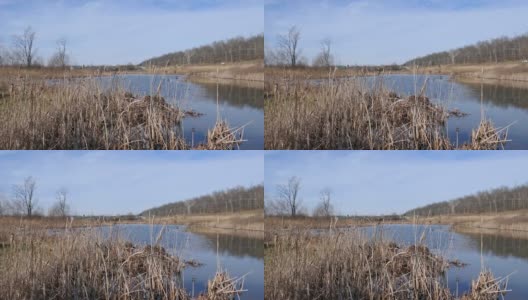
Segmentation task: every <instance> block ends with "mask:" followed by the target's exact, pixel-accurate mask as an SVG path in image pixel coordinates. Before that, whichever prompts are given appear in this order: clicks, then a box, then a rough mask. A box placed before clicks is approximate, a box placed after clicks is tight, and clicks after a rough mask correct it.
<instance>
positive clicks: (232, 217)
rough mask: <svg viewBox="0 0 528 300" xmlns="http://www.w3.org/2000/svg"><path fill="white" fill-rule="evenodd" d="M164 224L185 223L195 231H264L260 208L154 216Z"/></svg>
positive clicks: (262, 215) (262, 214)
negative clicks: (232, 211)
mask: <svg viewBox="0 0 528 300" xmlns="http://www.w3.org/2000/svg"><path fill="white" fill-rule="evenodd" d="M156 222H161V223H164V224H183V225H187V226H188V227H189V229H190V230H191V231H196V232H211V231H213V232H223V231H227V232H234V231H256V232H263V231H264V213H263V211H262V210H250V211H241V212H237V213H216V214H193V215H175V216H170V217H162V218H156Z"/></svg>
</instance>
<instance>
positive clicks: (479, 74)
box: [408, 62, 528, 82]
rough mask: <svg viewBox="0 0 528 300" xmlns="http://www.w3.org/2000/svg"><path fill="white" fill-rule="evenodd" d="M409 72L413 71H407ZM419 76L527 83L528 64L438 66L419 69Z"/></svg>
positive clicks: (417, 70)
mask: <svg viewBox="0 0 528 300" xmlns="http://www.w3.org/2000/svg"><path fill="white" fill-rule="evenodd" d="M408 71H409V72H411V71H413V70H411V69H408ZM416 72H418V73H420V74H451V75H453V76H455V77H457V78H462V79H464V78H466V79H484V80H495V81H498V82H501V81H513V82H528V63H522V62H505V63H497V64H465V65H439V66H433V67H419V68H417V69H416Z"/></svg>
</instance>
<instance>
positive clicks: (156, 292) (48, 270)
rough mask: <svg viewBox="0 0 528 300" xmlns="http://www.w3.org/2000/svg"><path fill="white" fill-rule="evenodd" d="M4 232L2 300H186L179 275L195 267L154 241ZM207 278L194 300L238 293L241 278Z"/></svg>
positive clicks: (87, 231) (32, 229) (24, 229)
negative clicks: (8, 234)
mask: <svg viewBox="0 0 528 300" xmlns="http://www.w3.org/2000/svg"><path fill="white" fill-rule="evenodd" d="M6 230H7V231H10V232H11V236H12V237H11V241H10V243H9V245H8V246H6V248H5V249H3V251H2V252H0V273H1V274H2V276H0V291H1V297H2V298H3V299H160V300H165V299H172V300H177V299H184V300H187V299H191V295H189V293H188V292H187V291H186V290H184V289H183V288H182V285H181V282H180V275H181V273H182V272H183V269H184V268H185V267H186V266H187V265H189V264H196V262H185V261H184V260H182V259H181V258H180V257H178V256H176V255H173V254H171V253H169V252H168V251H166V250H165V248H163V247H161V246H160V245H159V244H158V243H157V240H156V242H155V243H153V244H152V245H146V246H136V245H133V244H132V243H130V242H127V241H125V240H123V239H120V238H119V237H117V236H111V237H108V236H104V235H103V234H102V233H101V232H100V231H98V230H97V229H96V228H83V229H82V230H80V229H75V230H74V229H72V228H70V227H66V228H64V229H61V230H58V231H54V232H52V231H50V230H39V228H38V227H36V226H33V225H32V224H28V223H25V222H22V223H19V224H12V226H10V227H9V228H8V227H4V228H3V230H2V231H6ZM158 240H159V239H158ZM211 276H212V278H211V280H210V284H209V290H206V291H204V292H202V293H201V294H200V298H199V299H203V300H213V299H214V300H216V299H218V300H224V299H226V300H227V299H232V298H233V297H235V296H237V295H239V294H240V293H242V291H243V289H242V287H243V284H241V282H242V283H243V278H232V277H229V275H228V274H227V273H226V272H218V273H217V274H216V275H214V274H211ZM219 285H221V287H222V288H217V287H218V286H219ZM226 295H229V297H227V296H226Z"/></svg>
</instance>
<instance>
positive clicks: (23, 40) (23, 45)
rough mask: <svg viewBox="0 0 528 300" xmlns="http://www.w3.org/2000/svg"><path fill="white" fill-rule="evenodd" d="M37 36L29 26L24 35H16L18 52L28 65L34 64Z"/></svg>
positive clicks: (15, 41) (15, 40)
mask: <svg viewBox="0 0 528 300" xmlns="http://www.w3.org/2000/svg"><path fill="white" fill-rule="evenodd" d="M35 38H36V33H35V31H33V29H32V28H31V27H27V28H26V29H25V30H24V33H23V34H22V35H20V36H15V37H14V43H15V48H16V54H17V56H19V57H20V60H21V61H22V62H23V63H24V64H25V65H26V66H27V67H31V66H32V65H33V60H34V58H35V53H36V49H35Z"/></svg>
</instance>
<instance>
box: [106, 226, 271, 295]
mask: <svg viewBox="0 0 528 300" xmlns="http://www.w3.org/2000/svg"><path fill="white" fill-rule="evenodd" d="M163 228H164V229H163ZM162 229H163V232H162V239H161V242H160V245H162V246H163V247H165V248H166V249H167V251H169V252H170V253H171V254H175V255H178V256H179V257H182V258H183V259H185V260H191V259H194V260H196V261H198V262H200V263H202V264H203V265H201V266H199V267H190V266H187V267H186V268H185V270H184V272H183V275H182V278H181V279H182V282H183V286H184V287H185V289H186V290H187V291H189V293H191V291H192V288H193V282H194V291H195V296H196V295H197V294H198V293H199V292H200V291H205V290H206V288H207V280H209V279H212V278H213V276H214V275H215V273H216V270H217V265H219V266H220V267H221V268H222V269H223V270H225V271H227V272H228V273H229V275H230V276H232V277H240V276H244V275H246V274H247V275H246V277H245V279H244V289H247V290H248V291H247V292H245V293H243V294H242V296H241V299H256V300H258V299H264V243H263V239H262V238H256V237H251V236H248V235H246V236H244V235H226V234H209V233H208V234H198V233H191V232H187V231H186V230H185V227H184V226H179V225H165V226H164V225H149V224H126V225H114V226H102V227H101V230H102V232H103V234H104V235H106V236H110V235H112V236H116V235H117V236H119V237H121V238H124V239H126V240H128V241H130V242H132V243H134V244H136V245H149V244H155V241H156V238H157V236H158V235H159V233H160V232H161V230H162Z"/></svg>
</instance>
